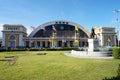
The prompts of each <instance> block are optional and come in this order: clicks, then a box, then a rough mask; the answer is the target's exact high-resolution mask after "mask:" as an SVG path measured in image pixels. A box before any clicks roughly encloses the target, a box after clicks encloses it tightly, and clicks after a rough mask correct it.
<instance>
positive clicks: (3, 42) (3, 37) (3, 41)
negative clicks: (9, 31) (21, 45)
mask: <svg viewBox="0 0 120 80" xmlns="http://www.w3.org/2000/svg"><path fill="white" fill-rule="evenodd" d="M2 46H5V33H3V34H2Z"/></svg>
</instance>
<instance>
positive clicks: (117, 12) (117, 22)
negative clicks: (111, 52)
mask: <svg viewBox="0 0 120 80" xmlns="http://www.w3.org/2000/svg"><path fill="white" fill-rule="evenodd" d="M114 12H115V13H116V24H117V25H116V26H117V27H116V29H117V38H118V47H119V19H118V14H119V12H120V10H119V9H116V10H114Z"/></svg>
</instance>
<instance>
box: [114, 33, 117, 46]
mask: <svg viewBox="0 0 120 80" xmlns="http://www.w3.org/2000/svg"><path fill="white" fill-rule="evenodd" d="M116 39H117V38H116V35H114V46H117V41H116Z"/></svg>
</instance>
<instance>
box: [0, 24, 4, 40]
mask: <svg viewBox="0 0 120 80" xmlns="http://www.w3.org/2000/svg"><path fill="white" fill-rule="evenodd" d="M2 30H3V24H0V38H1V37H2V32H1V31H2Z"/></svg>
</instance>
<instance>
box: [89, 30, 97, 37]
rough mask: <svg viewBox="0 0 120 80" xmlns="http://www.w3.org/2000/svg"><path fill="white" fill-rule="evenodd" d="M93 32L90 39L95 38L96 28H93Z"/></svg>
mask: <svg viewBox="0 0 120 80" xmlns="http://www.w3.org/2000/svg"><path fill="white" fill-rule="evenodd" d="M91 31H92V32H91V34H90V38H95V35H96V34H95V31H94V28H92V30H91Z"/></svg>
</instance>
